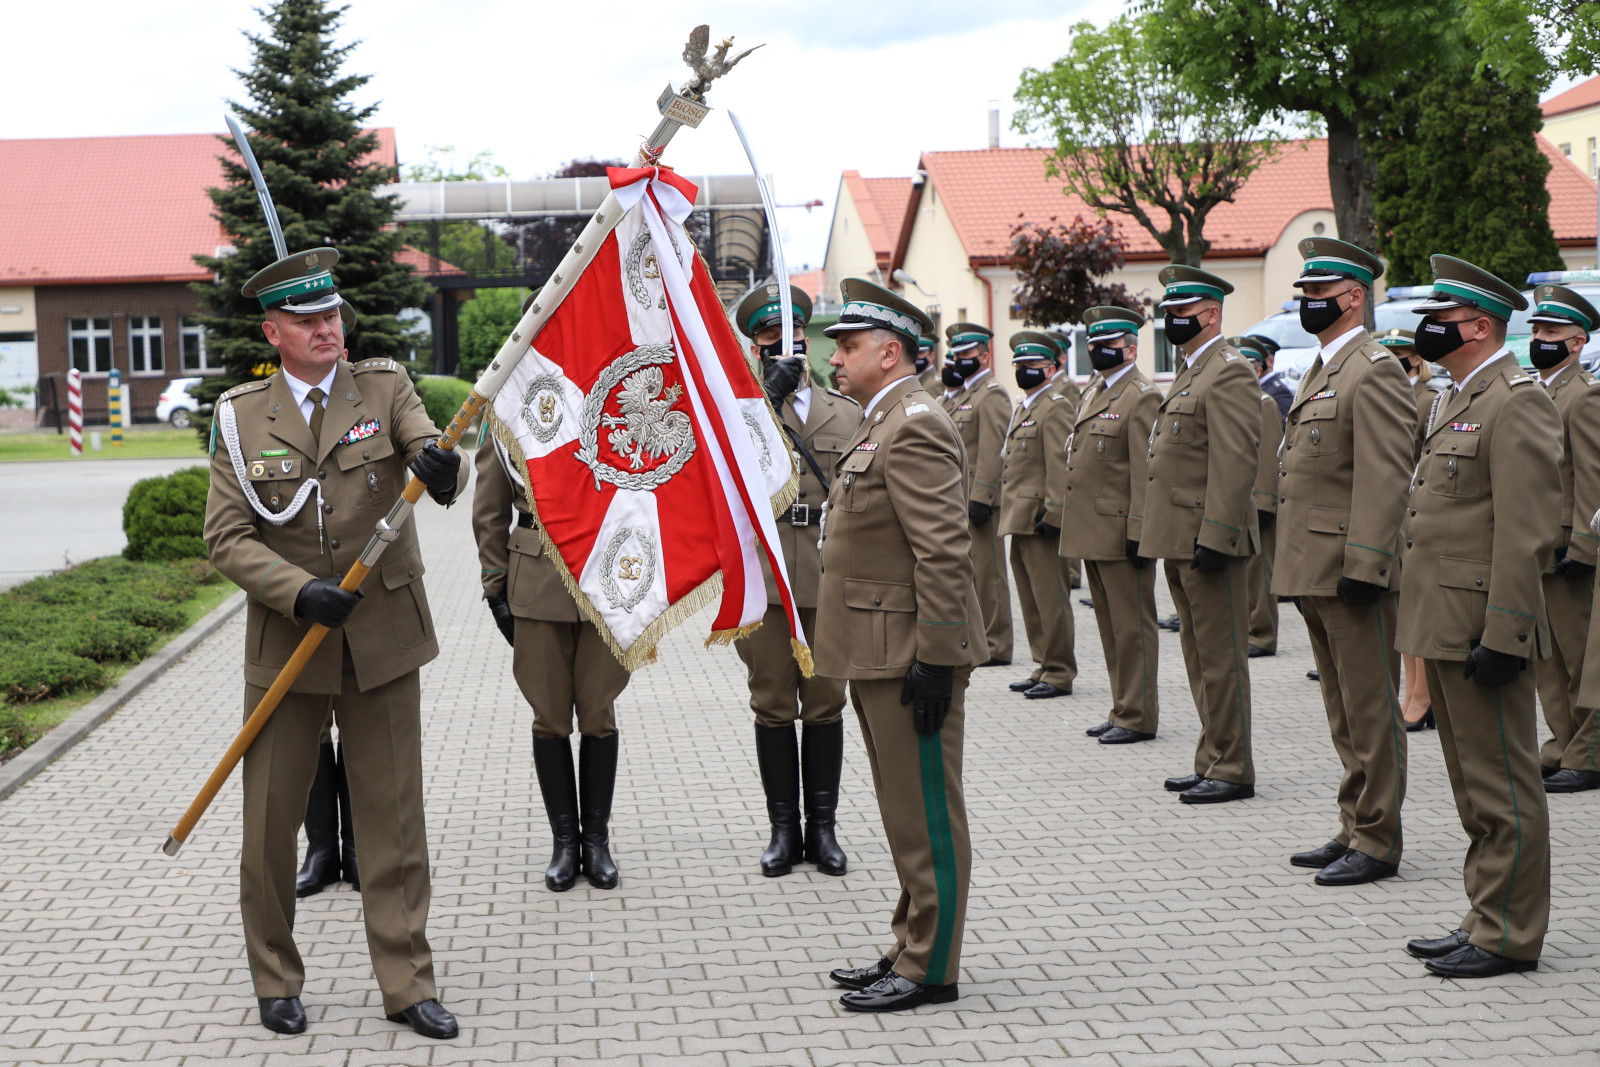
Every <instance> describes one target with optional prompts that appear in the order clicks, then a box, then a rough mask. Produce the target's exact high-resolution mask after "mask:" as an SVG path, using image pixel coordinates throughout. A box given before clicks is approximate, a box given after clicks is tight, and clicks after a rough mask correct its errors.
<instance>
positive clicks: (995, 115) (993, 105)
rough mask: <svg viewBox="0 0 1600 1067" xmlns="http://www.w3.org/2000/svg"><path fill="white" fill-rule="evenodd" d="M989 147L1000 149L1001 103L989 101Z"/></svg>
mask: <svg viewBox="0 0 1600 1067" xmlns="http://www.w3.org/2000/svg"><path fill="white" fill-rule="evenodd" d="M989 147H990V148H999V147H1000V101H998V100H991V101H989Z"/></svg>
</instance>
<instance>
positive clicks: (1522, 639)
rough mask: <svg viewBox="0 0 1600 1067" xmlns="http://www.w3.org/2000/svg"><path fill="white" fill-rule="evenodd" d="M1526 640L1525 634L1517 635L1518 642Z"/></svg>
mask: <svg viewBox="0 0 1600 1067" xmlns="http://www.w3.org/2000/svg"><path fill="white" fill-rule="evenodd" d="M1527 639H1528V635H1527V634H1518V635H1517V640H1518V641H1526V640H1527Z"/></svg>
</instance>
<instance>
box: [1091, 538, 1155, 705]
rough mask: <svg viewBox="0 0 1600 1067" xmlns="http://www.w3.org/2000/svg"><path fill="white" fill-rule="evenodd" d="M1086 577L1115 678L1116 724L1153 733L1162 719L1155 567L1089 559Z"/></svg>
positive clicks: (1108, 670) (1109, 669) (1109, 670)
mask: <svg viewBox="0 0 1600 1067" xmlns="http://www.w3.org/2000/svg"><path fill="white" fill-rule="evenodd" d="M1083 571H1084V575H1085V576H1086V577H1087V578H1088V580H1089V595H1090V596H1091V597H1092V598H1093V599H1094V621H1095V623H1096V624H1097V625H1098V626H1099V627H1100V648H1101V650H1102V651H1103V652H1104V654H1105V659H1106V673H1108V674H1109V675H1110V676H1111V722H1112V724H1113V725H1115V726H1120V727H1122V728H1123V729H1124V730H1135V731H1137V732H1139V733H1142V734H1153V733H1155V732H1156V725H1157V723H1158V722H1159V721H1160V718H1161V702H1160V700H1159V699H1158V698H1157V696H1156V663H1157V649H1158V642H1157V639H1156V633H1157V630H1156V568H1155V565H1154V564H1153V563H1152V562H1150V561H1149V560H1146V561H1145V565H1144V566H1143V567H1137V568H1136V567H1135V566H1134V565H1133V562H1132V561H1131V560H1125V559H1109V560H1107V559H1087V560H1084V561H1083Z"/></svg>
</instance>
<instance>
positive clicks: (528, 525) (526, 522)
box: [517, 511, 533, 530]
mask: <svg viewBox="0 0 1600 1067" xmlns="http://www.w3.org/2000/svg"><path fill="white" fill-rule="evenodd" d="M517 525H518V526H520V527H522V528H523V529H524V530H531V529H533V512H531V511H519V512H517Z"/></svg>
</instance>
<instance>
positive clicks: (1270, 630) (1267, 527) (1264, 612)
mask: <svg viewBox="0 0 1600 1067" xmlns="http://www.w3.org/2000/svg"><path fill="white" fill-rule="evenodd" d="M1228 343H1229V344H1230V345H1232V346H1233V347H1234V348H1236V349H1238V350H1239V354H1240V355H1242V356H1244V358H1245V359H1248V360H1249V361H1250V368H1251V369H1252V370H1254V371H1255V372H1256V380H1257V381H1258V382H1259V381H1260V380H1261V377H1262V375H1264V374H1266V372H1267V356H1268V352H1269V349H1268V347H1267V346H1266V345H1263V344H1262V343H1261V341H1260V339H1259V338H1256V337H1230V338H1228ZM1281 444H1283V415H1282V413H1281V412H1279V410H1278V401H1277V399H1276V398H1275V397H1274V396H1273V395H1272V394H1271V393H1268V392H1267V391H1266V390H1265V389H1263V390H1262V392H1261V444H1260V445H1259V446H1258V447H1257V449H1256V454H1257V457H1258V459H1257V461H1256V484H1255V487H1254V488H1253V489H1251V490H1250V497H1251V499H1252V500H1254V501H1255V505H1256V526H1257V527H1258V528H1259V529H1260V530H1261V551H1260V552H1257V553H1256V554H1255V555H1253V556H1251V557H1250V571H1249V574H1248V575H1247V576H1246V580H1247V581H1248V582H1249V583H1250V651H1249V653H1248V654H1249V656H1250V658H1251V659H1255V658H1257V657H1259V656H1276V655H1277V654H1278V598H1277V597H1275V596H1273V595H1272V554H1273V552H1274V550H1275V547H1276V545H1277V535H1276V533H1275V532H1274V526H1275V525H1276V523H1277V518H1278V446H1279V445H1281Z"/></svg>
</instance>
